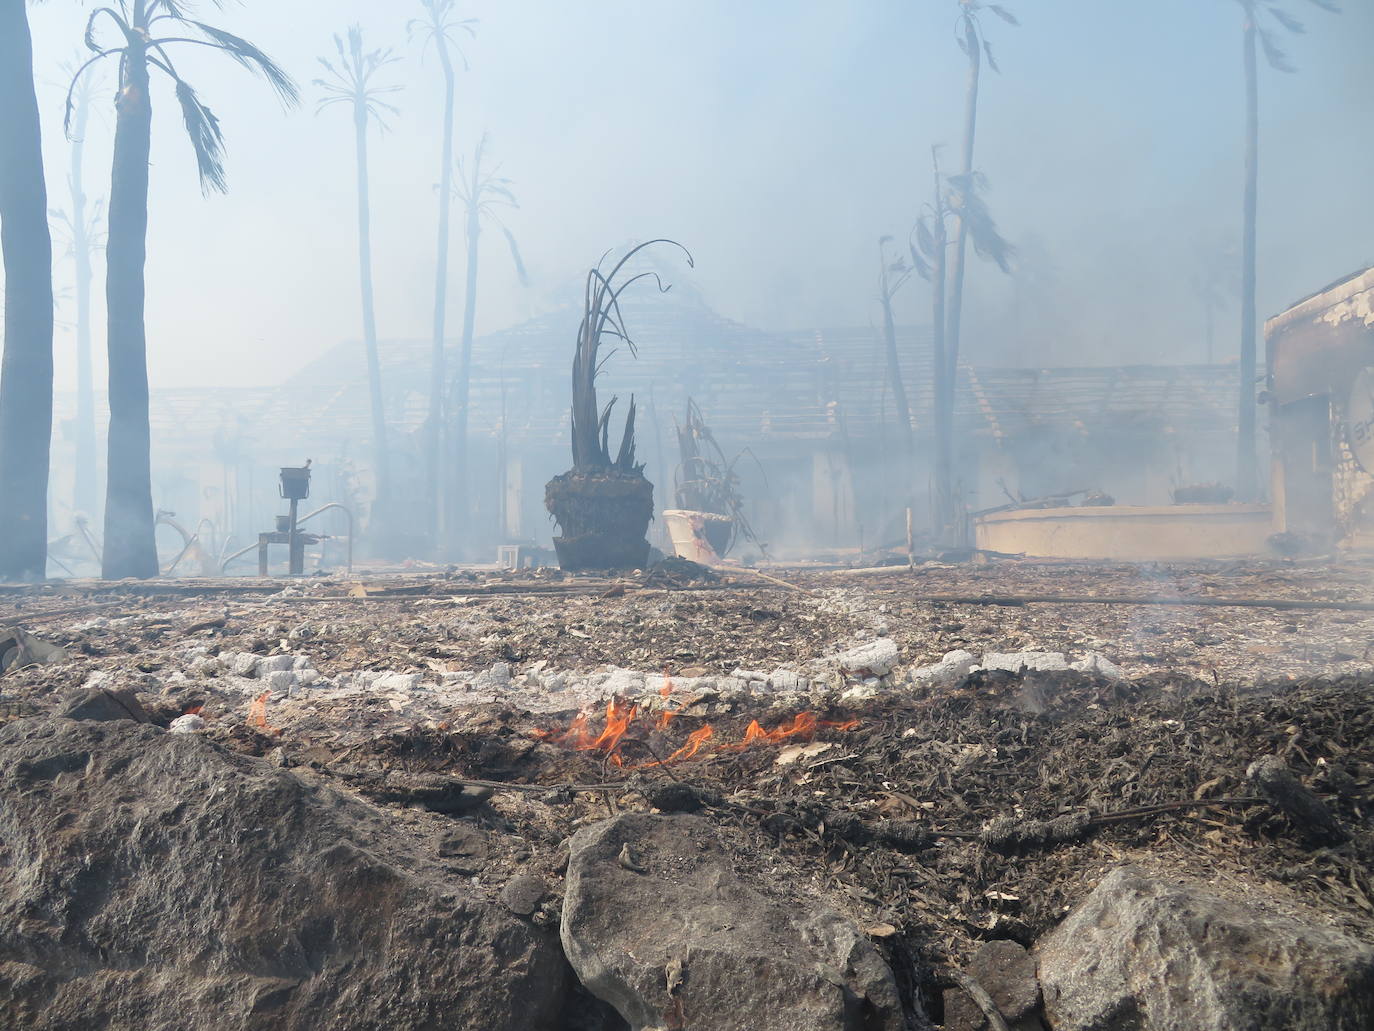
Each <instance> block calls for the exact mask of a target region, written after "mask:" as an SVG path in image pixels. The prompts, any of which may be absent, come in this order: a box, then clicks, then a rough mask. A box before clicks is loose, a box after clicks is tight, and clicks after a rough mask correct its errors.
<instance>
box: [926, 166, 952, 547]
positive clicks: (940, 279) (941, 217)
mask: <svg viewBox="0 0 1374 1031" xmlns="http://www.w3.org/2000/svg"><path fill="white" fill-rule="evenodd" d="M932 222H933V230H934V235H935V246H934V254H933V255H932V258H931V270H930V282H931V294H932V297H933V299H934V305H933V310H932V312H931V326H932V330H933V333H934V342H933V345H932V350H933V351H934V366H935V367H934V369H933V378H934V380H935V384H934V386H935V398H934V403H935V498H934V530H935V535H936V538H937V540H939V541H941V542H945V543H948V535H949V528H950V524H951V522H952V513H953V510H954V482H953V481H954V463H953V454H952V452H953V437H954V425H953V422H954V390H953V385H954V381H953V379H952V377H950V376H949V374H948V366H949V355H948V348H947V345H946V341H945V289H946V286H947V282H946V280H947V278H948V274H947V270H946V251H947V248H948V241H947V239H946V236H945V202H944V195H943V193H942V192H941V183H940V166H939V163H938V161H937V162H936V164H935V217H934V219H933V220H932Z"/></svg>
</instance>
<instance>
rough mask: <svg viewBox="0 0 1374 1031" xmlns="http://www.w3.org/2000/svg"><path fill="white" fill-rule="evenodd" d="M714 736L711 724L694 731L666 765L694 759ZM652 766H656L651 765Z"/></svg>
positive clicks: (665, 760) (669, 758) (667, 759)
mask: <svg viewBox="0 0 1374 1031" xmlns="http://www.w3.org/2000/svg"><path fill="white" fill-rule="evenodd" d="M713 734H715V731H714V730H712V729H711V724H709V723H708V724H706V726H704V727H700V728H698V729H696V730H694V731H692V732H691V733H690V734H688V735H687V743H686V744H685V745H683V746H682V747H681V748H679V749H678V750H677V751H676V752H674V753H673V754H672V755H670V756H668V758H666V759H664V760H663V761H664V763H673V762H677V761H678V760H679V759H690V758H692V756H694V755H696V754H697V752H699V751H700V750H701V746H702V745H704V744H706V742H707V741H710V740H711V737H712V735H713ZM650 765H651V766H652V765H655V764H653V763H650Z"/></svg>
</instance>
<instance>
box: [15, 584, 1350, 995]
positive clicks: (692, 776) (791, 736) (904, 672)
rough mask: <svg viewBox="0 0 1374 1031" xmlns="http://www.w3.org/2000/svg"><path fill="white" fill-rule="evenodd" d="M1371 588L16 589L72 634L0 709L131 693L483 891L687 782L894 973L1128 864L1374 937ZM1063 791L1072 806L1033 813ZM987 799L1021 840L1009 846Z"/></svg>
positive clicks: (1031, 916) (768, 877) (26, 614)
mask: <svg viewBox="0 0 1374 1031" xmlns="http://www.w3.org/2000/svg"><path fill="white" fill-rule="evenodd" d="M1372 583H1374V567H1370V566H1367V565H1361V564H1357V563H1345V564H1338V565H1332V564H1323V565H1318V564H1308V565H1302V564H1296V563H1271V564H1245V565H1239V564H1237V565H1208V566H1187V567H1182V566H1152V567H1138V566H1129V567H1127V566H1103V565H1061V564H1035V563H1029V562H997V563H994V564H990V565H983V566H968V565H958V566H956V565H924V566H920V567H917V568H916V569H915V570H908V569H906V568H893V569H888V570H864V571H853V570H851V571H807V570H799V569H790V570H789V569H770V570H768V571H767V572H766V573H759V572H755V571H751V570H738V571H735V572H723V573H720V574H719V575H710V574H699V573H698V572H696V571H693V570H690V569H686V570H684V569H680V568H679V569H670V570H667V571H660V572H659V573H658V574H656V575H651V576H647V577H646V576H640V575H635V576H626V577H623V578H618V579H598V578H573V577H563V576H561V575H560V574H558V573H556V572H550V571H542V570H541V571H532V572H526V573H520V574H496V573H466V572H461V573H448V574H435V575H413V576H381V575H374V576H363V577H355V578H334V577H330V578H314V579H311V578H307V579H303V580H296V581H289V582H288V581H273V582H271V583H267V584H264V583H263V582H261V581H246V580H245V581H224V582H215V581H169V582H166V583H163V584H159V585H149V586H142V587H138V588H132V587H129V586H128V585H121V584H113V585H94V584H91V585H84V586H83V585H55V586H50V587H45V588H31V589H14V590H9V591H7V592H6V593H5V594H4V595H3V596H2V600H3V605H2V607H0V616H2V617H3V618H4V619H5V620H6V621H7V622H9V623H11V624H17V625H19V626H22V627H23V628H24V629H26V630H27V631H28V632H29V633H31V634H33V635H35V636H38V637H41V638H42V639H44V640H46V641H49V642H52V643H54V644H58V645H61V646H62V647H63V648H64V649H65V650H66V652H67V658H65V659H62V660H60V661H57V662H53V663H50V664H40V665H32V666H29V667H26V668H15V669H12V670H10V671H9V672H8V673H7V674H6V675H5V676H4V677H3V679H0V717H3V718H4V719H5V720H7V721H13V720H19V719H24V718H26V717H29V716H34V715H39V714H42V713H44V712H47V711H49V710H52V709H54V708H56V707H58V706H60V704H62V699H63V698H65V697H68V696H69V694H70V692H72V691H74V690H78V689H82V688H102V689H132V690H133V691H135V692H137V693H138V696H139V699H140V701H141V702H142V703H143V705H144V707H145V709H147V711H148V713H149V714H150V716H151V718H152V719H153V720H154V722H158V723H161V724H163V725H169V724H172V722H173V721H174V720H175V721H177V724H176V725H177V727H178V728H179V729H180V730H182V731H185V732H190V733H196V734H200V735H203V736H205V737H208V738H209V739H211V740H213V741H218V742H220V743H222V744H223V745H225V746H226V747H228V748H230V749H233V750H236V751H240V752H245V753H249V754H252V755H256V756H264V757H268V758H269V759H270V760H271V761H272V762H274V763H277V764H278V765H280V766H284V767H288V768H292V769H295V770H298V771H300V773H301V775H302V776H307V777H310V778H314V779H317V780H323V781H325V782H328V783H329V784H330V785H331V786H333V787H336V788H338V789H339V790H342V791H345V792H351V793H355V794H357V795H359V796H361V797H364V798H366V799H369V800H371V801H372V802H374V803H376V804H378V805H381V806H383V807H384V808H386V809H387V810H388V811H391V812H393V814H394V818H395V819H396V820H397V821H398V822H403V823H405V824H406V825H407V826H408V827H412V828H413V827H415V826H421V827H424V828H428V829H429V830H431V831H432V832H433V835H432V837H433V840H434V841H435V842H437V844H436V845H435V849H436V851H435V856H434V860H435V862H438V863H441V864H447V865H448V866H450V867H452V868H453V870H454V871H456V872H457V873H459V874H461V875H462V876H464V877H468V878H471V882H472V884H473V885H474V887H475V889H476V890H478V891H479V892H482V893H485V894H486V895H488V896H489V897H490V898H492V899H496V898H498V897H499V896H500V893H501V892H502V891H503V890H504V889H505V888H506V887H507V886H508V885H509V884H511V883H512V882H513V879H514V878H516V877H519V876H521V875H522V873H525V872H528V871H529V870H531V869H533V870H536V871H538V873H539V876H540V877H544V878H548V881H549V883H551V884H552V885H554V887H552V888H551V889H550V894H549V896H548V898H546V899H544V900H543V901H542V903H541V906H542V909H540V910H539V913H542V914H543V919H544V921H545V923H548V922H550V921H556V919H557V910H558V905H559V900H560V889H559V888H558V887H557V884H558V879H559V877H560V876H561V873H562V870H563V867H564V865H565V864H566V862H567V845H566V842H567V838H568V836H569V835H570V834H571V833H572V832H573V831H574V830H575V829H576V828H577V827H579V826H583V825H585V824H588V823H590V822H595V821H597V820H601V819H604V818H605V817H606V816H608V815H610V814H613V813H618V812H623V811H635V810H648V809H650V808H653V807H656V806H657V807H660V808H662V807H665V806H667V807H670V808H671V807H676V806H680V805H687V806H689V807H691V808H695V809H699V810H700V811H703V812H705V813H708V814H709V815H710V816H711V817H712V818H713V819H714V820H715V821H716V822H717V824H718V826H719V827H720V828H721V830H722V833H723V834H725V835H726V836H727V839H728V841H729V842H730V843H731V845H732V847H733V848H734V849H735V850H736V852H737V855H738V857H739V863H740V864H741V869H748V870H750V871H753V873H754V874H755V875H756V876H757V878H758V879H759V880H760V881H767V882H768V883H771V884H778V885H784V886H785V885H788V884H794V885H796V886H798V889H799V890H800V888H801V887H805V889H806V891H807V892H809V893H812V894H813V895H815V894H819V895H821V896H823V897H825V898H827V899H829V900H830V901H831V903H832V904H833V905H835V906H836V907H837V908H838V909H840V910H841V911H842V912H844V913H846V914H847V915H848V916H850V917H852V918H853V919H854V920H855V921H856V922H857V923H858V924H859V925H860V926H862V927H864V928H867V929H869V931H870V932H871V933H872V935H873V936H874V938H875V940H876V941H878V942H879V943H880V945H881V946H882V948H883V949H884V950H885V955H886V956H887V958H888V959H889V960H890V961H891V962H892V964H893V968H894V970H896V971H898V981H899V982H902V981H903V978H904V977H905V976H906V974H904V973H902V971H903V970H906V971H910V970H913V969H916V968H917V966H913V960H912V957H919V958H920V960H921V963H922V964H924V965H920V968H921V969H926V968H928V965H929V964H933V963H939V962H956V963H957V962H958V961H959V960H960V959H961V958H963V957H965V956H967V955H968V953H969V951H970V950H971V949H972V948H973V947H974V945H976V943H977V942H978V941H979V940H981V939H987V938H1005V937H1010V938H1014V939H1016V940H1018V941H1021V942H1023V943H1025V944H1030V943H1031V942H1033V941H1035V940H1036V938H1037V937H1038V936H1039V935H1041V934H1042V933H1043V932H1044V931H1046V930H1047V929H1048V928H1050V927H1051V926H1053V925H1054V923H1055V922H1056V921H1057V920H1059V919H1060V918H1061V917H1062V916H1063V915H1064V913H1065V912H1066V911H1067V908H1068V907H1069V906H1070V905H1071V904H1072V903H1073V902H1074V901H1076V900H1077V899H1078V898H1080V897H1081V896H1082V895H1083V894H1084V893H1085V892H1086V891H1087V890H1088V889H1089V888H1090V887H1091V885H1092V883H1094V882H1095V880H1096V879H1097V878H1098V877H1100V876H1101V875H1102V873H1103V872H1104V871H1106V870H1107V869H1109V868H1111V867H1113V866H1115V865H1119V864H1120V863H1123V862H1127V861H1130V862H1135V863H1142V864H1144V865H1146V866H1148V867H1150V868H1156V869H1165V870H1170V869H1175V870H1186V871H1188V872H1189V873H1191V874H1194V875H1199V874H1200V875H1202V876H1205V877H1209V878H1211V879H1213V880H1214V881H1215V882H1217V883H1219V884H1225V885H1227V886H1229V888H1231V889H1233V890H1236V891H1243V892H1250V893H1253V894H1256V895H1263V896H1264V897H1265V898H1266V899H1269V900H1270V901H1277V902H1278V903H1280V904H1282V905H1283V906H1285V907H1288V908H1290V909H1292V910H1293V911H1301V912H1304V913H1307V914H1309V915H1310V916H1311V918H1312V919H1314V920H1317V921H1320V922H1324V923H1329V924H1334V925H1339V926H1340V927H1342V928H1343V929H1344V930H1346V931H1348V932H1351V933H1353V934H1355V935H1356V936H1357V937H1360V938H1362V939H1364V940H1367V941H1374V832H1372V831H1371V830H1370V827H1369V813H1370V808H1371V803H1372V802H1374V796H1372V794H1371V789H1372V787H1374V662H1372V661H1371V650H1370V649H1371V642H1374V611H1371V610H1374V588H1372V587H1371V584H1372ZM1047 598H1059V599H1064V600H1059V601H1042V600H1040V599H1047ZM932 599H940V600H932ZM1067 599H1074V600H1067ZM1094 599H1096V600H1097V601H1100V600H1101V599H1111V601H1110V603H1107V604H1102V603H1097V602H1096V601H1094ZM1132 600H1134V601H1136V602H1139V603H1138V604H1135V603H1132ZM1191 601H1197V602H1203V603H1205V604H1198V605H1191V604H1183V603H1186V602H1191ZM1227 601H1232V602H1236V601H1240V602H1246V603H1248V604H1247V605H1245V606H1234V605H1227V604H1214V603H1217V602H1223V603H1224V602H1227ZM1159 602H1171V603H1174V604H1159ZM1274 606H1279V607H1274ZM1282 606H1290V607H1287V608H1285V607H1282ZM1311 606H1315V607H1311ZM803 714H805V718H803V719H800V720H799V718H798V717H799V716H800V715H803ZM188 716H189V717H190V718H187V717H188ZM754 723H757V727H756V728H755V729H754V730H753V731H751V730H750V725H751V724H754ZM708 727H709V728H710V729H709V733H708V732H707V731H706V729H705V728H708ZM694 742H695V744H696V748H695V749H693V748H692V744H693V743H694ZM1265 755H1278V756H1280V757H1282V758H1283V759H1284V761H1285V762H1286V763H1287V764H1288V765H1289V766H1290V767H1291V768H1292V770H1293V771H1294V773H1295V774H1297V775H1298V777H1299V778H1300V779H1301V780H1302V781H1303V783H1304V784H1306V785H1307V786H1308V787H1309V788H1311V789H1312V790H1313V791H1315V792H1317V793H1318V794H1319V795H1320V796H1321V797H1322V798H1324V799H1325V800H1326V801H1327V802H1328V804H1329V805H1331V806H1332V807H1333V810H1334V811H1335V812H1336V813H1337V816H1338V818H1339V819H1340V820H1342V821H1343V823H1344V824H1345V825H1346V826H1347V827H1348V828H1349V829H1350V832H1351V837H1350V840H1349V841H1347V842H1346V843H1344V844H1342V845H1340V846H1339V847H1315V846H1314V845H1313V844H1312V843H1311V842H1310V841H1307V840H1304V838H1303V836H1302V834H1301V833H1300V832H1299V829H1298V828H1295V827H1293V826H1291V825H1290V824H1289V823H1288V822H1287V821H1286V819H1285V817H1283V816H1281V815H1278V814H1276V813H1275V812H1274V811H1273V810H1272V808H1270V807H1267V806H1265V805H1263V804H1260V803H1259V802H1258V801H1257V800H1256V799H1255V798H1254V797H1253V796H1254V789H1253V787H1252V786H1250V785H1249V784H1248V783H1247V781H1246V769H1247V767H1248V765H1249V764H1250V763H1251V762H1253V761H1254V760H1256V759H1258V758H1261V757H1262V756H1265ZM459 782H467V786H466V789H465V790H466V791H467V792H468V794H467V795H462V794H461V791H460V788H462V785H461V784H460V783H459ZM477 782H482V783H481V784H478V783H477ZM503 785H509V788H505V787H503ZM665 785H679V786H680V785H686V786H687V788H689V789H690V791H689V793H688V794H687V795H686V796H685V797H686V802H685V803H684V802H683V797H684V796H682V795H680V794H679V795H677V796H674V795H673V794H672V793H671V792H670V793H669V794H666V795H665V794H664V790H665ZM674 790H677V789H676V788H675V789H674ZM487 792H491V795H490V797H489V798H487V797H485V796H486V794H487ZM1064 816H1069V817H1072V821H1077V822H1076V824H1075V830H1074V833H1072V834H1070V835H1069V836H1067V837H1065V838H1064V839H1063V840H1048V841H1046V840H1037V839H1036V836H1035V833H1034V832H1033V831H1034V828H1035V827H1041V828H1042V829H1043V823H1042V822H1041V821H1049V820H1054V819H1055V818H1057V817H1064ZM999 818H1001V819H1002V820H1003V823H1002V824H1001V830H1002V832H1003V833H1005V832H1006V831H1007V829H1008V827H1011V829H1012V831H1013V832H1014V831H1015V830H1016V827H1017V826H1020V827H1021V828H1022V829H1025V828H1031V831H1032V832H1030V833H1029V836H1028V837H1027V838H1026V840H1024V841H1022V842H1021V843H1020V844H1019V845H1014V846H1013V847H1005V846H1006V841H1005V840H1003V841H1002V842H1001V846H999V845H998V843H997V842H996V841H994V840H993V839H992V838H990V837H989V834H988V831H989V828H990V827H992V826H993V825H994V823H995V822H996V821H998V820H999ZM1008 818H1009V819H1010V820H1011V824H1007V823H1006V820H1007V819H1008ZM856 821H857V823H856ZM1072 821H1071V822H1072ZM879 825H881V826H882V827H883V828H885V830H884V831H883V832H882V833H881V834H875V833H871V831H872V828H874V827H878V826H879ZM865 828H868V829H867V830H865ZM884 835H886V837H884ZM903 835H905V837H903ZM1041 838H1042V839H1043V834H1042V835H1041ZM536 917H538V913H537V914H536ZM904 990H906V991H911V990H915V989H914V988H912V987H911V985H905V986H904Z"/></svg>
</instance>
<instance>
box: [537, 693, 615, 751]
mask: <svg viewBox="0 0 1374 1031" xmlns="http://www.w3.org/2000/svg"><path fill="white" fill-rule="evenodd" d="M638 715H639V706H638V705H628V704H627V703H626V702H624V701H622V700H621V699H619V698H612V699H611V701H610V704H608V705H607V706H606V727H605V729H604V730H602V731H601V733H600V734H594V733H593V732H592V731H591V730H590V729H589V727H588V724H589V723H590V719H589V718H588V716H587V714H586V713H585V712H580V713H578V714H577V715H576V716H575V717H574V718H573V721H572V723H570V724H568V729H567V730H565V731H563V732H562V733H561V734H560V733H558V732H557V731H552V730H536V731H535V732H534V736H535V737H536V738H538V739H539V740H540V741H548V742H550V743H552V744H555V745H563V746H564V747H565V748H571V749H572V750H573V751H575V752H590V751H599V752H605V753H606V755H607V756H608V757H609V758H610V760H611V762H613V763H615V764H616V765H617V766H619V765H622V763H623V760H622V759H621V756H620V739H621V738H622V737H624V736H625V731H627V730H629V729H630V724H631V723H632V722H633V721H634V718H635V717H636V716H638Z"/></svg>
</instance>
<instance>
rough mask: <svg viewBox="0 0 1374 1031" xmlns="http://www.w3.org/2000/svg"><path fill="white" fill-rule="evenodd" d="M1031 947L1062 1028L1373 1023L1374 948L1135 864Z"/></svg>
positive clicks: (1209, 1029)
mask: <svg viewBox="0 0 1374 1031" xmlns="http://www.w3.org/2000/svg"><path fill="white" fill-rule="evenodd" d="M1036 953H1037V958H1038V961H1039V972H1040V984H1041V987H1042V989H1043V991H1044V996H1045V1015H1046V1018H1047V1020H1048V1021H1049V1023H1050V1026H1051V1027H1053V1028H1054V1029H1055V1031H1118V1029H1130V1031H1257V1029H1260V1028H1264V1029H1268V1028H1275V1029H1277V1028H1283V1029H1284V1031H1368V1029H1369V1028H1371V1027H1374V947H1371V946H1369V945H1367V944H1364V943H1362V942H1359V941H1357V940H1355V939H1353V938H1351V937H1349V936H1347V935H1345V934H1342V933H1340V932H1339V931H1336V930H1333V929H1331V928H1328V927H1324V926H1322V925H1320V924H1316V923H1312V922H1309V921H1304V920H1301V919H1298V918H1297V917H1295V916H1293V915H1291V914H1289V913H1285V912H1281V911H1279V909H1278V908H1277V907H1276V906H1275V905H1272V904H1264V905H1261V904H1260V903H1259V902H1257V901H1256V900H1254V899H1248V898H1247V899H1245V900H1243V901H1240V900H1236V899H1232V898H1229V897H1225V896H1223V895H1222V894H1219V893H1218V892H1217V891H1216V890H1215V889H1212V888H1210V887H1208V886H1205V885H1200V884H1193V883H1191V882H1188V881H1183V880H1179V879H1177V878H1170V879H1168V880H1163V879H1160V878H1157V877H1153V876H1151V875H1149V874H1147V873H1145V872H1143V871H1142V870H1140V869H1138V868H1134V867H1122V868H1119V869H1117V870H1114V871H1113V872H1112V873H1111V874H1109V875H1108V876H1107V877H1106V878H1104V879H1103V881H1102V883H1101V884H1099V885H1098V886H1097V889H1096V890H1095V891H1093V893H1092V894H1091V895H1089V896H1088V897H1087V898H1086V899H1084V900H1083V902H1081V903H1080V904H1079V905H1078V906H1077V907H1076V908H1075V909H1074V910H1073V912H1071V913H1070V914H1069V916H1068V917H1067V918H1066V919H1065V920H1064V922H1063V923H1061V924H1060V925H1059V926H1058V927H1057V928H1055V929H1054V930H1053V931H1051V932H1050V933H1049V934H1048V935H1047V936H1045V937H1044V938H1042V939H1041V941H1040V942H1039V944H1038V945H1037V946H1036Z"/></svg>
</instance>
